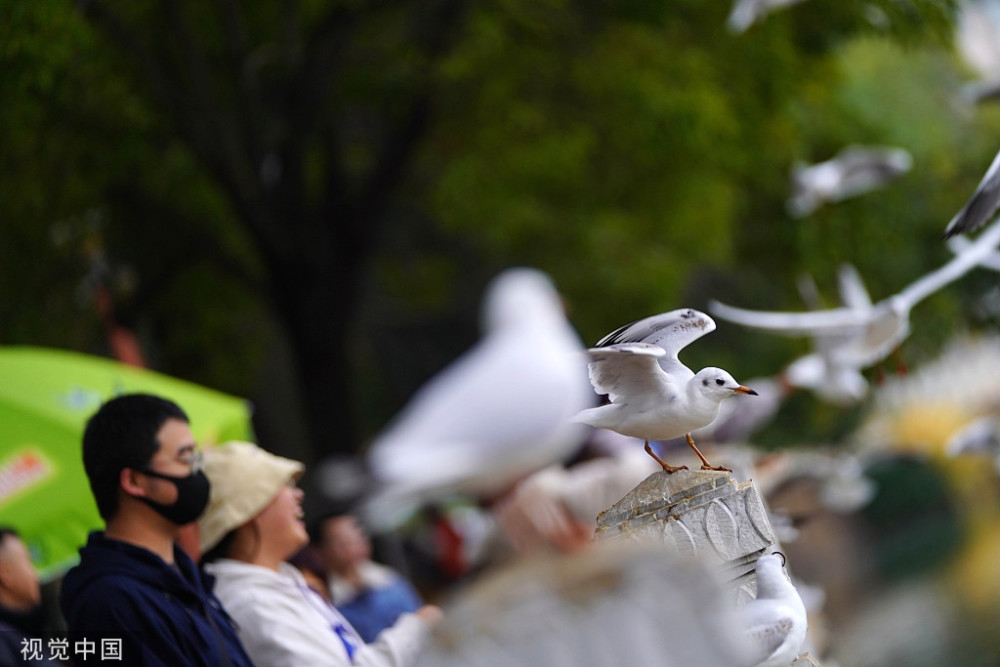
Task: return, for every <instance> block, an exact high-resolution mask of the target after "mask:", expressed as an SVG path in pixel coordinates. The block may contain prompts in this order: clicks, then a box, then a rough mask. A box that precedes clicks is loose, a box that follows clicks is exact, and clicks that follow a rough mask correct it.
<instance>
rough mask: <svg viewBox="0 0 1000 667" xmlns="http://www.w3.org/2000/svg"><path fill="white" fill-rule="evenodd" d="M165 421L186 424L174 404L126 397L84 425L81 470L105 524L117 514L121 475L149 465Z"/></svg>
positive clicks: (152, 398)
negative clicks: (123, 471) (127, 470)
mask: <svg viewBox="0 0 1000 667" xmlns="http://www.w3.org/2000/svg"><path fill="white" fill-rule="evenodd" d="M168 419H179V420H181V421H183V422H185V423H187V422H188V421H189V420H188V416H187V415H186V414H185V413H184V411H183V410H182V409H181V408H180V407H179V406H178V405H177V404H176V403H173V402H172V401H168V400H167V399H165V398H160V397H159V396H151V395H149V394H125V395H123V396H118V397H116V398H112V399H111V400H110V401H108V402H107V403H105V404H104V405H102V406H101V407H100V409H98V411H97V412H95V413H94V414H93V416H91V418H90V419H89V420H88V421H87V428H86V429H85V430H84V432H83V468H84V470H86V471H87V478H88V479H89V480H90V491H91V493H93V494H94V500H96V501H97V511H98V512H99V513H100V515H101V518H102V519H104V520H105V521H108V520H109V519H111V518H113V517H114V516H115V514H117V513H118V487H119V479H120V477H121V471H122V470H124V469H125V468H134V469H141V468H144V467H146V466H147V465H149V462H150V461H151V460H152V459H153V457H154V456H155V455H156V452H157V451H158V450H159V449H160V441H159V440H158V439H157V437H156V434H157V433H158V432H159V431H160V428H161V427H162V426H163V424H164V422H166V421H167V420H168Z"/></svg>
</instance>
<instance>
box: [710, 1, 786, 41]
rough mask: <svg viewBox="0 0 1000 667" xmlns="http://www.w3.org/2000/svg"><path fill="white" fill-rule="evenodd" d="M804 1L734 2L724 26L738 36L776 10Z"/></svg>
mask: <svg viewBox="0 0 1000 667" xmlns="http://www.w3.org/2000/svg"><path fill="white" fill-rule="evenodd" d="M803 1H804V0H736V1H735V2H734V3H733V9H732V11H730V13H729V18H728V19H727V20H726V25H727V26H728V27H729V30H730V32H733V33H736V34H739V33H742V32H746V30H747V28H749V27H750V26H752V25H753V24H754V23H756V22H757V21H758V20H759V19H762V18H764V16H766V15H767V14H770V13H771V12H773V11H774V10H776V9H781V8H782V7H787V6H789V5H796V4H798V3H800V2H803Z"/></svg>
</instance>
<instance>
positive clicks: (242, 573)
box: [199, 442, 441, 667]
mask: <svg viewBox="0 0 1000 667" xmlns="http://www.w3.org/2000/svg"><path fill="white" fill-rule="evenodd" d="M302 472H303V466H302V464H301V463H299V462H298V461H292V460H291V459H286V458H282V457H280V456H275V455H273V454H270V453H269V452H266V451H264V450H263V449H261V448H259V447H257V446H256V445H254V444H251V443H248V442H231V443H226V444H224V445H220V446H218V447H207V448H205V474H206V475H208V478H209V480H210V481H211V483H212V492H211V498H210V500H209V506H208V509H207V510H206V511H205V514H204V515H203V516H202V518H201V519H200V521H199V528H200V532H201V548H202V552H203V553H204V554H205V556H204V558H203V561H204V562H206V563H207V565H206V566H205V569H206V570H207V571H208V572H209V573H210V574H212V575H213V576H215V578H216V583H215V595H216V596H217V597H218V598H219V600H220V601H221V602H222V605H223V607H225V609H226V611H227V612H228V613H229V615H230V616H232V617H233V619H234V620H235V621H236V624H237V627H238V629H239V634H240V639H241V640H242V641H243V645H244V647H245V648H246V650H247V653H248V654H249V655H250V657H251V659H252V660H253V661H254V663H255V664H257V665H259V666H261V667H286V666H287V667H301V666H302V665H362V666H365V667H383V666H385V667H404V666H406V665H412V664H413V663H415V662H416V658H417V655H418V653H419V652H420V650H421V649H422V648H423V646H424V644H425V643H426V641H427V637H428V634H429V630H430V627H431V626H432V625H433V624H435V623H436V622H437V621H438V620H439V619H440V616H441V611H440V610H439V609H438V608H437V607H433V606H429V605H428V606H425V607H422V608H421V609H419V610H418V611H417V612H416V613H413V614H404V615H403V616H402V617H400V618H399V620H398V621H397V622H396V624H395V625H393V626H392V627H391V628H387V629H386V630H384V631H383V632H382V633H381V634H379V636H378V637H377V639H376V641H375V642H374V643H371V644H365V643H364V641H363V640H362V639H361V637H360V636H358V633H357V632H356V631H355V630H354V628H352V627H351V624H350V623H349V622H348V621H347V620H346V619H345V618H344V617H343V616H342V615H341V614H340V613H339V612H338V611H337V610H336V609H335V608H334V607H332V606H331V605H330V604H329V603H327V602H326V601H325V600H324V599H323V598H322V597H321V596H320V595H319V594H317V593H316V592H315V591H314V590H313V589H311V588H310V587H309V586H308V585H307V584H306V582H305V579H303V577H302V574H301V573H300V572H299V571H298V570H297V569H296V568H295V567H293V566H292V565H289V564H288V563H287V562H285V561H286V559H288V558H289V557H291V556H292V555H293V554H295V553H296V552H297V551H298V550H299V549H301V548H302V547H303V546H304V545H305V544H306V543H307V542H308V539H309V538H308V535H307V533H306V528H305V524H304V523H303V521H302V517H303V513H302V506H301V502H302V497H303V493H302V491H301V490H300V489H297V488H295V481H296V480H297V479H298V478H299V476H301V474H302Z"/></svg>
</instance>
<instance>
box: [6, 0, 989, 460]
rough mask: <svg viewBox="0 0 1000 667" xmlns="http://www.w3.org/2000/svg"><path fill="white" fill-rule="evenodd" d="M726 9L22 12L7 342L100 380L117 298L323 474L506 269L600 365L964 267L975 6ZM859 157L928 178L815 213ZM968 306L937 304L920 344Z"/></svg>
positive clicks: (739, 344)
mask: <svg viewBox="0 0 1000 667" xmlns="http://www.w3.org/2000/svg"><path fill="white" fill-rule="evenodd" d="M728 10H729V7H728V6H727V4H726V3H721V2H711V3H709V2H702V1H700V0H698V1H696V0H676V1H674V2H666V3H663V2H648V1H645V0H621V1H619V2H604V1H600V0H579V1H575V2H574V1H570V0H533V1H528V0H486V1H483V2H475V3H470V2H461V1H460V0H426V1H423V2H412V1H404V0H381V1H378V0H371V1H365V0H327V1H323V2H320V1H318V0H301V1H298V2H292V1H289V2H283V3H238V2H235V0H214V1H212V2H185V1H182V0H159V1H157V2H151V3H132V2H126V1H124V0H79V1H78V2H77V3H75V5H74V4H71V3H67V2H65V1H64V0H34V1H33V2H31V3H24V2H18V1H17V0H0V66H2V71H3V72H4V76H3V77H0V146H2V149H0V161H2V162H0V169H2V170H3V171H2V173H3V178H2V179H0V215H2V219H3V221H4V222H3V224H4V231H5V234H4V239H5V242H4V244H3V255H2V257H0V342H4V343H34V344H39V343H41V344H50V345H58V346H63V347H71V348H76V349H83V350H87V351H92V352H100V351H102V350H103V345H104V342H103V340H104V339H103V329H102V327H103V326H104V323H102V320H101V318H100V317H98V315H97V313H96V310H95V309H94V308H93V305H92V303H93V293H94V285H95V284H104V285H107V286H109V287H110V289H111V293H112V294H113V295H114V297H115V304H116V317H117V319H118V320H119V321H120V322H123V323H125V324H127V325H128V326H131V327H133V328H134V329H135V330H136V331H138V333H139V335H140V338H141V339H142V340H143V342H144V343H145V344H146V347H147V350H148V352H149V356H150V357H151V359H152V363H153V365H154V366H156V367H157V368H159V369H160V370H164V371H166V372H169V373H173V374H175V375H179V376H182V377H186V378H189V379H192V380H195V381H198V382H202V383H204V384H208V385H211V386H215V387H218V388H221V389H225V390H228V391H233V392H235V393H239V394H242V395H248V396H250V397H251V398H254V399H255V400H256V402H257V404H258V417H260V418H261V421H262V423H263V424H264V426H263V427H261V428H262V433H261V436H262V438H264V439H268V440H269V442H268V444H269V445H271V446H274V447H277V448H279V449H280V448H283V447H284V448H287V447H288V445H289V443H288V440H290V439H295V437H296V434H298V435H299V436H300V437H301V440H302V443H303V444H302V449H301V451H298V452H297V454H298V455H299V456H303V457H304V458H307V459H311V458H313V457H314V456H319V455H322V454H325V453H332V452H336V451H341V452H347V451H353V450H355V449H356V448H357V447H358V446H359V445H360V443H361V442H362V441H363V439H364V438H365V437H367V436H369V435H371V434H372V433H373V432H374V431H375V430H377V429H378V428H379V427H380V426H381V425H382V424H383V423H384V422H385V420H386V419H388V418H389V417H390V416H391V414H393V412H395V410H396V409H398V407H399V406H400V405H401V404H402V402H403V401H404V400H405V399H406V398H407V397H408V396H409V394H410V393H411V392H412V391H413V390H414V389H415V388H416V387H417V386H418V385H419V383H420V382H421V381H423V380H424V379H426V378H427V377H428V376H429V375H430V374H431V373H433V372H434V371H435V370H437V369H438V368H439V367H440V366H441V365H443V364H444V363H446V362H447V361H448V360H449V359H451V358H453V357H454V356H455V355H457V354H458V353H459V352H460V351H461V350H462V349H464V348H465V347H467V346H468V345H469V344H470V343H471V342H472V341H473V340H474V338H475V335H476V327H475V324H476V322H475V319H476V318H475V312H476V309H477V307H478V298H479V295H480V292H481V288H482V286H483V285H484V284H485V282H486V280H487V279H488V278H489V277H490V276H491V275H492V274H493V273H495V272H496V271H497V270H498V269H500V268H502V267H504V266H507V265H511V264H528V265H535V266H539V267H541V268H543V269H545V270H547V271H549V272H550V273H551V274H552V275H553V277H554V278H555V280H556V282H557V284H558V285H559V286H560V288H561V289H562V290H563V292H564V294H565V296H566V298H567V301H568V305H569V307H570V316H571V318H572V319H573V321H574V323H575V324H576V325H577V326H578V328H579V330H580V331H581V334H582V335H583V337H584V339H585V340H588V341H592V340H594V339H596V338H597V337H599V336H600V335H602V334H603V333H606V332H607V331H608V330H610V329H612V328H614V327H616V326H618V325H619V324H622V323H623V322H624V321H627V320H629V319H635V318H638V317H642V316H645V315H648V314H650V313H653V312H659V311H663V310H668V309H672V308H677V307H681V306H693V307H698V308H704V307H705V305H706V302H707V300H708V299H709V298H719V299H722V300H726V301H729V302H731V303H734V304H737V305H744V306H748V307H760V308H765V307H785V308H790V307H795V308H797V307H798V305H797V303H796V298H795V295H794V290H793V289H792V285H793V284H794V278H795V276H796V275H798V274H799V273H800V272H802V271H805V270H808V271H810V272H813V273H814V275H815V277H816V279H817V281H819V283H820V285H821V287H823V288H826V289H829V287H830V286H831V285H832V277H833V273H834V271H835V267H836V265H837V264H838V263H839V262H842V261H852V262H854V263H855V264H856V265H857V266H858V267H859V269H860V270H861V271H862V275H864V276H865V277H866V278H867V279H868V280H869V281H870V284H869V287H870V289H871V290H872V293H873V296H874V297H875V298H881V297H882V296H884V295H885V294H887V293H889V292H890V291H894V290H896V289H898V288H900V287H902V286H903V285H905V284H906V283H908V282H909V281H910V280H913V279H915V278H916V277H918V276H919V275H920V274H921V273H923V272H924V271H926V270H929V269H930V268H933V267H934V266H936V265H937V264H939V263H941V262H943V261H945V260H946V258H947V252H946V251H945V250H944V248H943V247H942V246H941V244H940V242H939V239H938V234H939V233H940V230H941V229H943V226H944V223H945V222H946V221H947V219H948V218H949V217H950V215H951V214H952V213H953V212H954V211H955V210H957V208H958V207H959V206H961V204H962V202H963V201H964V198H965V197H967V196H968V194H969V193H971V191H972V188H973V187H974V186H975V183H976V181H977V180H978V178H979V176H980V175H981V174H982V171H983V170H984V169H985V167H986V165H987V164H988V163H989V158H990V155H991V154H992V152H994V150H995V144H996V143H997V142H996V141H995V140H992V139H991V138H990V137H992V136H995V135H996V134H997V133H998V132H997V130H998V129H1000V128H998V118H997V116H996V114H995V113H994V112H992V111H990V110H983V111H980V110H972V109H968V108H963V107H961V106H960V105H958V103H957V102H956V99H957V98H956V97H955V93H956V92H957V89H958V86H959V84H960V77H961V74H960V70H959V69H958V68H957V67H956V64H955V63H954V62H953V61H952V58H951V56H950V55H949V53H950V52H949V49H948V46H949V40H950V34H951V29H952V16H951V12H952V10H953V2H951V1H950V0H907V1H904V2H898V1H897V0H878V1H876V2H862V1H861V0H845V1H844V2H838V3H829V2H819V1H818V0H817V1H814V2H807V3H804V4H802V5H797V6H795V7H792V8H789V9H787V10H784V11H781V12H777V13H775V14H773V15H770V16H768V17H766V18H765V19H764V20H763V21H762V22H761V23H760V24H759V25H755V26H753V27H752V28H751V29H750V30H749V31H748V32H747V33H745V34H742V35H739V36H736V35H732V34H730V33H729V32H727V31H726V29H725V19H726V14H727V12H728ZM854 142H865V143H882V144H898V145H902V146H904V147H906V148H908V149H909V150H911V152H913V154H914V157H915V167H914V170H913V172H911V174H909V175H908V176H907V177H905V178H904V179H902V180H901V181H900V182H898V183H897V184H894V185H893V186H891V187H890V188H888V189H886V190H884V191H881V192H879V193H876V194H872V195H869V196H867V197H863V198H859V199H856V200H851V201H848V202H844V203H843V204H840V205H838V206H836V207H833V206H830V207H827V208H824V209H821V210H820V211H819V212H817V214H815V215H814V216H813V217H812V218H810V219H807V220H793V219H791V218H789V217H788V216H787V214H786V213H785V211H784V199H785V197H786V196H787V189H788V186H787V183H788V171H789V168H790V166H791V164H792V162H793V161H794V160H796V159H802V160H809V161H815V160H820V159H826V158H828V157H830V156H831V155H832V154H833V153H834V152H836V151H837V150H838V149H839V148H840V147H841V146H842V145H843V144H846V143H854ZM960 307H961V304H958V305H956V303H955V302H954V301H953V300H947V299H940V300H938V299H935V300H934V302H933V303H929V304H927V307H926V308H925V307H923V306H921V316H922V317H926V321H927V322H932V323H934V324H939V325H941V327H938V328H936V329H933V333H931V334H930V335H931V337H930V338H928V339H923V338H919V337H917V336H915V339H916V340H917V344H923V345H926V346H927V347H928V349H933V346H934V344H935V343H936V342H938V340H939V339H941V338H943V337H944V333H943V332H944V331H945V330H947V329H949V328H954V326H955V322H956V320H957V319H958V317H959V315H960V312H959V311H960ZM915 328H916V329H917V330H918V333H920V332H921V330H922V329H923V327H922V326H921V323H918V324H917V326H916V327H915ZM920 341H927V342H923V343H921V342H920ZM804 349H805V343H802V342H800V341H791V342H789V341H785V340H777V339H773V338H770V337H767V336H764V335H762V334H754V333H746V332H743V331H738V330H736V329H735V327H734V326H730V325H726V324H720V328H719V331H718V332H717V333H715V334H713V335H712V337H711V338H707V339H705V340H704V341H702V342H699V344H698V345H696V346H692V348H691V349H690V351H688V352H687V353H686V355H685V361H686V362H688V363H689V364H690V365H692V366H700V365H707V364H709V363H711V364H713V365H722V366H726V367H728V368H730V369H731V370H732V371H733V372H734V374H735V375H736V376H737V377H739V378H745V377H748V376H750V375H752V374H765V373H773V372H775V371H776V370H778V369H779V368H780V367H781V366H782V365H783V364H784V363H787V362H788V361H789V360H790V359H791V355H793V354H795V353H798V352H800V351H804ZM288 396H291V397H292V398H291V399H289V398H288ZM822 410H828V408H823V407H816V406H812V407H810V408H807V409H805V410H802V411H799V412H796V414H795V415H794V416H793V417H791V418H790V419H788V420H785V423H786V424H787V430H788V439H791V437H792V435H791V434H792V433H794V436H795V437H800V438H801V437H803V435H804V434H806V433H808V432H809V430H810V429H812V431H813V432H822V431H823V429H824V428H825V426H827V425H829V423H830V422H831V421H835V419H831V418H830V417H829V414H831V413H827V416H826V418H825V421H824V413H823V412H822ZM810 411H812V412H810ZM817 411H819V412H817ZM793 429H794V430H793ZM779 439H780V438H779Z"/></svg>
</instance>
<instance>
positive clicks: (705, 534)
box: [597, 470, 776, 604]
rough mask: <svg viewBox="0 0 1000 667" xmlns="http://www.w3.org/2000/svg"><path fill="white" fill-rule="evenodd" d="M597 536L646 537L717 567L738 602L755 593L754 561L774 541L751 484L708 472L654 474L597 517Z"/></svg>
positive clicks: (683, 471)
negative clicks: (732, 588)
mask: <svg viewBox="0 0 1000 667" xmlns="http://www.w3.org/2000/svg"><path fill="white" fill-rule="evenodd" d="M597 539H599V540H630V539H634V540H642V541H645V540H652V541H658V542H660V543H662V544H663V546H664V547H666V548H667V549H668V550H670V551H672V552H674V553H677V554H680V555H685V556H696V557H697V558H698V560H699V561H702V562H705V563H706V564H708V565H710V566H715V567H717V568H718V569H719V570H720V572H721V574H722V576H723V578H724V579H725V580H726V581H730V582H732V584H733V587H734V589H735V595H736V600H737V602H738V603H739V604H743V603H745V602H747V601H749V600H752V599H753V598H754V597H755V595H756V590H757V587H756V577H755V573H754V564H755V563H756V561H757V558H759V557H760V556H761V555H763V554H764V552H765V551H766V550H767V549H768V548H769V547H772V546H773V545H774V544H775V543H776V540H775V537H774V531H773V530H772V529H771V523H770V521H768V518H767V511H766V510H765V505H764V501H763V499H762V498H761V497H760V493H759V492H758V491H757V488H756V486H754V484H753V482H752V481H750V482H737V481H736V480H734V479H733V478H732V477H731V476H730V475H729V474H728V473H725V472H716V471H713V470H681V471H678V472H675V473H666V472H655V473H653V474H652V475H650V476H649V477H647V478H646V479H645V480H643V481H642V482H640V483H639V485H638V486H636V487H635V488H634V489H632V490H631V491H629V492H628V494H626V495H625V497H624V498H622V499H621V500H620V501H618V502H617V503H615V504H614V505H613V506H611V508H609V509H607V510H605V511H604V512H602V513H601V514H599V515H598V517H597Z"/></svg>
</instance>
